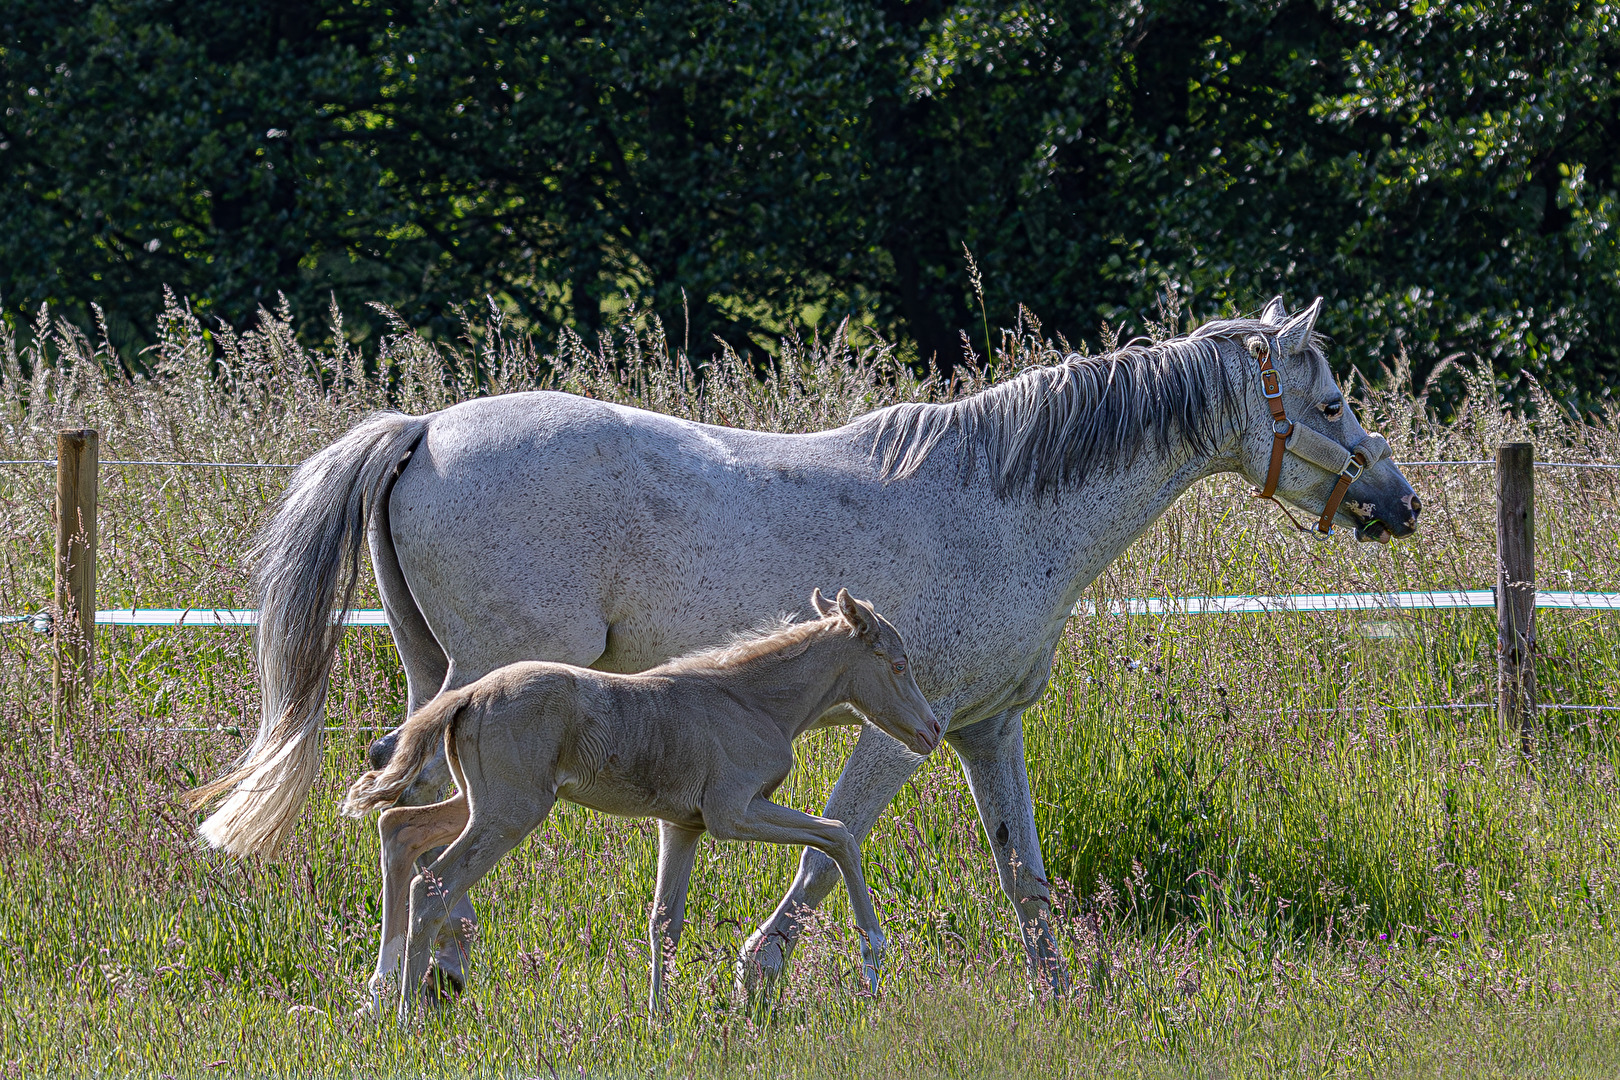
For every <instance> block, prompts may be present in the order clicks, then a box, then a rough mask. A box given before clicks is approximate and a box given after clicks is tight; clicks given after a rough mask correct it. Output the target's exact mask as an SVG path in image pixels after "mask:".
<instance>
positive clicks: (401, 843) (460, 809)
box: [370, 794, 467, 1016]
mask: <svg viewBox="0 0 1620 1080" xmlns="http://www.w3.org/2000/svg"><path fill="white" fill-rule="evenodd" d="M466 825H467V797H466V796H465V795H460V794H458V795H456V796H455V797H454V798H452V799H449V800H446V801H445V802H440V803H434V804H432V805H430V806H396V807H394V808H393V809H390V810H385V811H383V813H382V816H381V817H379V818H378V819H377V831H378V833H379V834H380V835H381V837H382V879H383V887H382V944H381V946H380V948H379V950H378V953H377V970H376V972H375V973H374V974H373V975H372V976H371V982H370V987H371V1010H372V1013H373V1014H374V1015H378V1016H380V1015H381V1013H382V1010H381V1004H382V991H383V985H384V984H385V983H386V982H387V980H388V977H389V976H390V975H393V974H395V973H396V972H397V971H398V970H399V962H400V960H401V959H402V958H403V957H404V955H405V934H406V929H407V926H408V921H407V920H408V915H409V906H410V899H411V894H410V889H411V878H412V877H414V876H415V873H416V860H417V859H419V858H421V857H422V855H423V853H424V852H427V851H429V850H431V849H433V848H436V847H438V846H440V845H441V844H448V843H449V842H450V841H452V840H454V839H455V838H456V837H457V836H460V835H461V831H462V829H464V828H466Z"/></svg>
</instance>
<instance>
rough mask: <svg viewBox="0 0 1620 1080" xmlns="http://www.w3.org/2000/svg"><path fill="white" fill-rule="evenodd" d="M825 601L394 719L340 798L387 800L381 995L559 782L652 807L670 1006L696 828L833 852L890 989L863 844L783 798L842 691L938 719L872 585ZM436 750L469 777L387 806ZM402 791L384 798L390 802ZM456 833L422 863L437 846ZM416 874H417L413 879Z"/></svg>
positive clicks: (889, 711)
mask: <svg viewBox="0 0 1620 1080" xmlns="http://www.w3.org/2000/svg"><path fill="white" fill-rule="evenodd" d="M810 604H811V606H812V607H813V608H814V609H815V610H816V611H817V612H819V613H820V615H821V618H819V619H817V620H816V621H814V622H806V623H792V624H790V625H786V626H780V625H779V626H777V627H776V628H775V629H774V630H771V631H768V632H765V633H762V634H760V635H756V636H749V637H744V638H742V639H740V640H738V641H737V642H735V643H734V644H731V645H728V646H722V647H721V648H718V649H711V650H707V651H705V652H700V653H694V654H692V655H691V656H684V657H678V658H676V659H674V660H671V661H670V662H669V663H667V664H659V665H658V666H657V667H655V668H649V669H648V670H647V671H644V672H641V673H639V674H635V675H621V674H616V673H613V672H606V671H592V670H591V669H589V668H577V667H569V666H568V665H566V664H551V663H546V662H544V661H538V660H528V661H524V662H522V663H517V664H511V665H508V666H507V667H503V668H496V669H495V670H494V671H492V672H490V673H489V674H488V675H485V676H484V677H483V678H482V679H479V680H478V681H477V682H475V683H473V684H472V685H470V686H465V687H462V688H461V689H460V690H452V691H450V692H449V693H447V694H440V695H439V696H438V697H436V698H434V699H433V701H432V702H431V703H430V704H429V705H428V706H427V707H426V708H423V709H420V710H418V711H417V712H416V713H414V714H413V715H412V716H411V718H410V719H409V720H407V721H406V722H405V724H404V725H403V726H401V727H400V728H399V738H398V741H397V743H396V744H395V750H394V754H393V757H392V758H391V759H390V760H389V762H388V765H387V766H386V767H385V768H383V769H379V770H374V771H372V772H368V773H366V774H365V775H364V776H362V777H361V778H360V779H358V780H356V781H355V782H354V784H353V786H351V787H350V788H349V795H348V797H347V798H346V799H345V800H344V801H343V812H344V813H345V814H348V815H350V816H352V817H363V816H365V815H366V814H367V813H369V812H370V811H372V810H383V814H382V817H381V818H380V819H379V820H378V822H377V825H378V831H379V833H380V834H381V836H382V867H383V945H382V950H381V952H379V953H378V957H377V972H376V974H374V975H373V976H372V977H371V993H372V1007H373V1010H374V1011H376V1012H377V1013H378V1014H379V1015H380V1014H381V1008H380V1005H381V995H382V993H383V987H384V985H385V982H386V980H387V979H388V978H389V977H390V976H392V975H393V974H394V972H395V971H397V970H398V969H399V967H400V964H401V960H403V962H404V972H403V975H402V980H401V986H400V991H401V993H400V996H399V1016H400V1019H401V1020H404V1019H406V1018H407V1017H408V1016H409V1015H410V1013H411V1010H412V1008H413V1006H414V1005H415V1003H416V998H417V996H418V994H419V993H420V991H421V988H422V987H423V985H424V983H425V982H426V977H427V975H428V960H429V955H430V952H431V949H432V946H433V945H434V943H435V942H436V941H437V940H438V937H439V932H440V930H441V929H442V928H443V926H444V924H445V921H446V919H447V918H448V916H449V913H450V909H451V908H452V907H453V906H454V905H455V904H456V903H457V902H458V901H459V900H460V898H461V897H462V896H464V895H466V892H467V889H468V888H469V887H470V886H472V885H473V884H475V883H477V881H478V880H479V879H480V878H482V877H483V876H484V875H485V874H486V873H488V872H489V870H490V869H491V868H492V867H493V866H494V865H495V864H496V862H498V861H499V860H500V859H501V857H502V856H503V855H505V854H506V853H507V852H509V851H511V850H512V849H513V848H515V847H517V845H518V844H520V843H522V841H523V838H524V837H526V836H528V835H529V833H531V832H533V831H534V830H535V829H536V828H538V827H539V825H540V823H541V822H542V821H544V820H545V819H546V815H547V814H549V813H550V812H551V808H552V806H554V805H555V804H556V802H557V801H558V800H559V799H563V800H566V801H568V802H572V803H578V804H579V805H581V806H589V807H591V808H593V809H596V810H600V811H602V812H603V813H607V814H617V815H620V816H622V817H655V818H657V819H658V826H659V828H658V885H657V890H656V893H655V894H654V897H653V907H652V915H651V917H650V919H649V920H648V927H647V933H648V955H649V956H650V957H651V961H652V981H651V988H650V990H649V992H648V997H647V1007H648V1010H649V1011H650V1012H652V1013H658V1012H661V1011H662V1009H663V980H664V973H665V968H666V967H667V966H669V965H670V964H671V963H672V961H673V960H674V957H675V949H676V947H677V946H678V945H679V944H680V940H681V928H682V926H683V925H684V923H685V920H686V891H687V885H688V884H689V882H690V880H691V877H692V863H693V860H694V858H695V857H696V855H697V844H698V840H699V839H700V838H701V837H702V835H703V834H704V833H705V832H707V833H710V834H711V835H713V836H714V837H715V838H717V839H720V840H757V841H760V842H763V843H767V844H794V845H802V846H805V847H809V848H814V849H816V850H818V851H821V852H824V853H825V854H826V855H827V857H828V858H830V859H832V860H833V862H835V863H837V864H838V869H839V872H840V874H841V875H842V876H843V879H844V887H845V888H846V889H847V890H848V892H849V904H850V910H852V911H853V912H854V913H855V925H856V926H857V927H858V928H859V930H860V934H861V960H862V967H863V972H864V974H865V976H866V982H867V985H868V987H869V988H870V989H871V990H872V992H873V993H876V992H877V985H878V982H877V980H878V967H879V965H880V964H881V963H882V962H883V950H884V939H883V931H882V929H881V928H879V926H878V918H877V911H876V910H875V909H874V908H873V906H872V894H871V893H870V892H868V891H867V888H866V879H865V878H864V877H862V875H861V849H860V845H859V844H858V843H857V842H856V840H855V837H854V836H852V835H851V834H850V832H849V830H848V829H846V828H844V825H843V823H842V822H838V821H832V820H829V819H827V818H819V817H814V816H812V815H810V814H804V813H800V812H799V811H797V810H792V809H789V808H788V807H785V806H781V805H778V804H777V803H774V802H772V801H771V795H772V793H773V792H775V791H776V789H777V788H778V787H780V786H781V784H782V781H784V780H786V779H787V776H788V772H789V771H790V770H791V769H792V768H793V743H794V740H796V739H797V738H798V737H799V736H800V735H803V734H804V733H805V732H806V731H808V730H809V729H810V725H812V724H814V723H815V722H816V721H817V720H818V719H820V718H821V717H822V716H823V715H825V714H826V713H827V712H828V711H829V710H830V709H832V708H833V707H835V706H839V705H843V706H848V707H852V708H854V709H856V710H857V711H858V712H860V714H861V715H862V716H864V717H866V718H867V719H868V720H870V721H871V722H872V723H873V724H874V725H875V726H876V727H877V728H878V729H879V730H881V731H883V732H885V733H886V734H887V735H888V736H889V737H890V738H893V739H896V740H898V741H899V742H900V744H901V745H903V746H905V747H907V748H909V749H910V750H911V751H912V752H914V753H916V754H919V755H924V754H928V753H930V752H931V751H932V750H933V749H934V748H935V747H936V746H938V745H939V740H940V737H941V736H942V735H943V734H944V731H943V729H942V728H941V727H940V724H939V721H938V720H937V719H935V718H934V714H933V711H932V710H930V709H929V707H928V702H927V701H926V700H925V699H924V698H923V693H922V689H921V688H920V687H918V685H917V680H916V679H915V678H913V677H912V674H911V671H910V667H909V664H908V662H907V657H906V649H905V643H904V642H902V641H901V639H900V635H899V634H898V633H897V632H896V631H895V629H894V627H893V626H891V625H890V624H889V623H888V622H887V621H886V620H885V619H884V618H883V617H882V616H881V615H879V614H878V613H877V612H875V611H874V610H873V609H872V607H871V605H870V604H865V603H862V602H861V601H859V600H856V599H855V598H854V597H852V596H850V595H849V593H848V592H847V591H846V592H840V593H839V594H838V600H837V602H836V603H835V602H832V601H828V600H826V599H824V598H823V597H822V595H821V591H820V590H819V589H818V590H816V592H814V593H812V594H811V597H810ZM437 752H443V753H444V755H445V758H446V760H447V761H448V763H449V766H450V772H451V775H452V776H453V777H454V778H455V784H456V793H455V795H454V796H452V797H451V798H449V799H447V800H445V801H444V802H439V803H433V804H432V805H430V806H394V803H395V802H396V801H397V800H398V799H399V797H400V796H401V795H403V794H404V793H405V790H406V789H407V788H408V787H410V786H411V785H412V784H413V783H414V782H415V781H416V778H417V776H418V775H419V774H420V773H421V771H422V770H423V769H424V768H425V767H426V766H427V764H428V762H429V761H430V760H431V759H432V758H433V756H434V754H435V753H437ZM385 807H391V809H384V808H385ZM440 844H449V845H450V847H449V848H448V849H446V850H445V852H444V853H443V854H442V855H440V856H439V857H438V858H437V859H435V860H434V861H433V863H432V865H431V866H428V867H425V868H423V870H422V873H421V874H420V875H416V874H415V873H414V869H413V868H414V866H415V863H416V860H417V859H418V858H419V857H420V856H421V855H422V854H423V853H424V852H426V851H427V850H428V849H429V848H434V847H437V846H439V845H440ZM413 877H414V880H413Z"/></svg>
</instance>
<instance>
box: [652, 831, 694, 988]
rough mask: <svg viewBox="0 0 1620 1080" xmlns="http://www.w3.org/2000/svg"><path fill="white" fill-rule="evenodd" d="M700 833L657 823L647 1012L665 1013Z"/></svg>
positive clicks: (684, 921) (684, 919)
mask: <svg viewBox="0 0 1620 1080" xmlns="http://www.w3.org/2000/svg"><path fill="white" fill-rule="evenodd" d="M702 838H703V831H702V830H701V829H685V828H682V827H681V826H679V825H672V824H670V823H669V822H667V821H660V822H659V823H658V888H657V889H656V890H655V891H654V893H653V906H652V916H651V918H650V919H649V920H648V925H647V948H648V949H649V950H650V951H651V952H652V988H651V990H649V991H648V994H647V1011H648V1012H650V1013H653V1014H654V1015H656V1014H658V1013H661V1012H663V1011H664V969H665V966H666V965H673V964H674V961H675V949H676V947H677V946H679V945H680V943H681V929H682V927H684V926H685V925H686V887H687V886H688V885H689V884H691V881H692V862H693V860H694V859H696V858H697V846H698V841H699V840H700V839H702Z"/></svg>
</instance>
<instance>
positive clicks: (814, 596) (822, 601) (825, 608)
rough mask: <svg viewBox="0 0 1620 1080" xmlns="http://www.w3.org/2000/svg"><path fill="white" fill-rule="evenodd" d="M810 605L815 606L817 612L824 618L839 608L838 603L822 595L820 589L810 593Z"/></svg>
mask: <svg viewBox="0 0 1620 1080" xmlns="http://www.w3.org/2000/svg"><path fill="white" fill-rule="evenodd" d="M810 606H811V607H813V608H815V609H816V614H817V615H820V616H821V617H822V618H823V619H825V618H826V617H827V616H828V615H831V614H832V613H833V612H835V611H837V610H838V605H837V604H835V603H833V602H832V601H831V600H829V599H827V598H826V597H825V596H822V595H821V590H820V589H815V590H813V591H812V592H811V593H810Z"/></svg>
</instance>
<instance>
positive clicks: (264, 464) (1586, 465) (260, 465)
mask: <svg viewBox="0 0 1620 1080" xmlns="http://www.w3.org/2000/svg"><path fill="white" fill-rule="evenodd" d="M55 464H56V460H55V459H54V458H19V459H15V460H11V461H0V465H55ZM100 464H102V465H137V466H149V467H152V468H157V467H161V466H175V467H187V468H189V467H196V468H203V469H296V468H298V464H297V463H296V462H295V463H292V464H287V463H285V462H274V461H132V460H128V459H125V458H104V459H102V461H101V462H100ZM1395 464H1396V465H1399V466H1400V467H1401V468H1403V469H1405V468H1416V467H1417V466H1420V465H1422V466H1428V465H1495V464H1496V462H1495V460H1493V459H1490V458H1481V459H1479V460H1477V461H1472V460H1470V461H1397V462H1396V463H1395ZM1535 465H1536V467H1537V468H1545V469H1617V470H1620V465H1609V464H1602V463H1598V462H1590V461H1538V462H1535Z"/></svg>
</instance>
